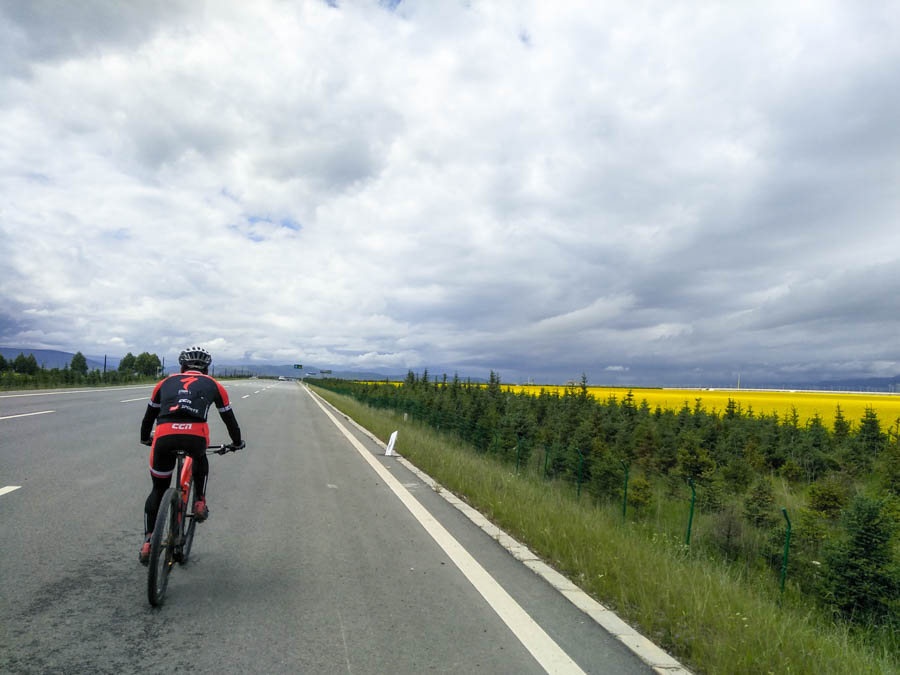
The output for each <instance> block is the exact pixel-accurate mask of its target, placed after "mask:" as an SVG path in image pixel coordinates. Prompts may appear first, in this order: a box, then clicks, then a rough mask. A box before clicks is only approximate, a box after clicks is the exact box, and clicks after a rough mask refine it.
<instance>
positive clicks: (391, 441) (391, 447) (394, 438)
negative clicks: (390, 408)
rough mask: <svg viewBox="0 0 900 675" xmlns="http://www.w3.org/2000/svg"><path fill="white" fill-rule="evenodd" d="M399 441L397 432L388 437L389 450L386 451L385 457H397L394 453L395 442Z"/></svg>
mask: <svg viewBox="0 0 900 675" xmlns="http://www.w3.org/2000/svg"><path fill="white" fill-rule="evenodd" d="M396 442H397V432H396V431H395V432H394V433H392V434H391V437H390V438H389V439H388V444H387V450H385V451H384V456H385V457H396V455H395V454H394V443H396Z"/></svg>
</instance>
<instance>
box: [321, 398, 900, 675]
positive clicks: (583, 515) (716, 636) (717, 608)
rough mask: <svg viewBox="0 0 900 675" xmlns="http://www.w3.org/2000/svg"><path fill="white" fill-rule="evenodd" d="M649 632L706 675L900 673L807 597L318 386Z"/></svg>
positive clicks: (890, 659)
mask: <svg viewBox="0 0 900 675" xmlns="http://www.w3.org/2000/svg"><path fill="white" fill-rule="evenodd" d="M315 390H316V392H317V393H318V394H320V395H321V396H322V397H323V398H325V399H326V400H328V401H329V402H331V403H332V404H333V405H335V406H336V407H338V408H339V409H340V410H341V411H343V412H344V413H345V414H347V415H349V416H350V417H352V418H353V419H355V420H356V421H357V422H359V423H360V424H361V425H363V426H364V427H366V428H367V429H369V430H370V431H372V432H373V433H374V434H375V435H376V436H378V437H379V438H381V439H382V440H387V438H388V436H389V435H390V433H391V432H392V431H394V430H399V432H400V433H399V434H398V438H397V445H396V448H397V451H398V452H399V453H400V454H402V455H403V456H404V457H406V458H407V459H408V460H409V461H411V462H412V463H413V464H415V465H416V466H418V467H419V468H420V469H422V470H423V471H425V472H426V473H428V474H429V475H431V476H432V477H433V478H434V479H435V480H437V481H438V482H439V483H441V484H442V485H443V486H444V487H446V488H447V489H449V490H451V491H452V492H454V493H455V494H457V495H459V496H460V497H461V498H463V499H465V500H466V501H467V502H469V503H470V504H471V505H472V506H474V507H475V508H476V509H478V510H479V511H481V512H482V513H483V514H484V515H485V516H487V517H488V518H489V519H490V520H491V521H493V522H494V523H496V524H497V525H498V526H499V527H501V528H503V529H504V530H506V531H507V532H509V533H510V534H511V535H512V536H514V537H516V538H517V539H519V540H520V541H522V542H523V543H525V544H526V545H527V546H528V547H529V548H530V549H531V550H532V551H534V552H535V553H536V554H538V555H540V556H541V557H542V558H543V559H544V560H546V561H547V562H548V563H549V564H551V565H553V566H554V567H555V568H556V569H558V570H559V571H561V572H562V573H564V574H566V575H567V576H568V577H569V578H570V579H572V581H573V582H574V583H576V584H578V585H579V586H580V587H581V588H582V589H584V590H585V591H586V592H587V593H589V594H590V595H591V596H592V597H594V598H595V599H597V600H598V601H599V602H601V603H603V604H604V605H605V606H607V607H609V608H610V609H613V610H614V611H616V612H617V613H618V614H619V616H620V617H622V618H623V619H624V620H626V621H628V622H629V623H631V624H632V625H634V626H635V627H636V628H637V629H638V630H640V631H641V632H643V633H644V634H645V635H646V636H647V637H649V638H650V639H652V640H653V641H655V642H656V643H657V644H659V645H660V646H662V647H663V648H664V649H666V650H668V651H669V652H670V653H671V654H673V655H674V656H675V657H676V658H678V659H680V660H681V661H682V662H683V663H684V664H685V665H686V666H687V667H689V668H691V669H693V670H695V671H697V672H702V673H729V674H730V673H817V674H822V673H835V674H838V673H840V674H851V673H896V672H900V663H898V659H897V655H896V654H889V653H885V652H883V651H882V652H881V653H879V652H878V651H877V650H876V649H874V648H872V647H869V646H866V645H864V644H862V642H861V640H859V639H856V638H855V637H854V635H853V633H852V631H851V630H850V629H849V628H848V627H846V626H844V625H842V624H836V623H834V622H833V621H831V620H829V619H828V618H827V617H826V616H824V615H823V614H822V613H821V612H819V611H818V610H816V609H815V608H811V607H810V606H809V605H808V604H807V603H805V602H804V601H803V599H802V598H797V597H792V596H791V595H790V594H788V595H786V596H785V599H784V602H783V604H781V605H779V598H778V594H777V589H773V587H772V584H768V583H762V584H760V583H753V582H754V581H755V579H754V578H753V577H752V576H751V577H748V576H747V574H746V572H742V571H740V570H736V569H735V568H732V567H729V566H728V565H726V564H723V563H722V562H720V561H716V560H712V559H709V558H706V557H704V556H702V555H698V554H697V553H696V552H695V551H692V550H691V549H689V548H687V547H685V546H684V543H683V541H682V540H681V539H680V538H673V537H671V536H668V535H663V534H660V533H659V532H658V531H656V530H655V529H654V528H653V526H652V523H634V522H629V523H623V522H622V514H621V510H620V509H619V508H616V507H611V506H610V507H607V506H601V505H596V504H593V503H591V502H590V500H589V499H586V498H585V496H584V495H583V496H582V498H581V499H580V500H577V499H576V497H575V493H574V491H573V490H572V488H571V486H570V485H565V484H561V483H553V482H550V483H547V482H544V481H541V480H540V479H539V478H537V477H536V476H533V475H525V476H517V475H516V474H515V471H514V468H513V467H510V466H507V465H503V464H500V463H498V462H496V461H494V460H493V459H491V458H490V457H486V456H484V455H481V454H479V453H477V452H475V451H474V450H473V449H472V448H470V447H468V446H466V445H464V444H460V443H458V442H455V441H454V440H452V439H450V438H448V437H447V436H446V435H443V434H441V433H439V432H437V431H434V430H432V429H431V428H428V427H425V426H423V425H420V424H417V423H414V422H406V421H404V419H403V416H402V415H399V414H397V413H394V412H391V411H384V410H375V409H373V408H370V407H368V406H366V405H364V404H361V403H359V402H357V401H355V400H353V399H351V398H349V397H346V396H341V395H338V394H334V393H332V392H328V391H325V390H322V389H318V388H315Z"/></svg>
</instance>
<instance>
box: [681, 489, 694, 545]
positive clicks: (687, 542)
mask: <svg viewBox="0 0 900 675" xmlns="http://www.w3.org/2000/svg"><path fill="white" fill-rule="evenodd" d="M688 485H690V486H691V515H690V516H688V527H687V535H686V536H685V538H684V545H685V546H690V545H691V525H693V524H694V500H695V499H696V498H697V491H696V490H695V489H694V479H693V478H688Z"/></svg>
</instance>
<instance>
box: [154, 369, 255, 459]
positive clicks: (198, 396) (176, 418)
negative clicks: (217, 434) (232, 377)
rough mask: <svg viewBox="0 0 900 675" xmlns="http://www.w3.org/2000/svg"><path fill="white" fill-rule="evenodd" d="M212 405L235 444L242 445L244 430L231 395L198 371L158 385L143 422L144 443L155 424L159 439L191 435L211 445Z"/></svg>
mask: <svg viewBox="0 0 900 675" xmlns="http://www.w3.org/2000/svg"><path fill="white" fill-rule="evenodd" d="M212 405H215V406H216V409H217V410H218V411H219V414H220V415H221V416H222V421H223V422H224V423H225V426H226V428H227V429H228V435H229V436H231V440H232V442H233V443H235V444H240V442H241V429H240V427H239V426H238V423H237V419H235V416H234V411H233V410H232V409H231V403H230V402H229V400H228V392H226V391H225V387H223V386H222V385H221V384H219V383H218V382H216V380H214V379H213V378H212V377H210V376H209V375H204V374H203V373H201V372H199V371H196V370H188V371H186V372H183V373H178V374H176V375H169V377H167V378H166V379H164V380H161V381H160V382H158V383H157V385H156V387H155V388H154V389H153V393H152V394H151V395H150V402H149V403H148V404H147V411H146V412H145V413H144V419H143V421H142V422H141V440H143V441H146V440H147V439H149V438H150V430H151V429H152V428H153V422H154V420H155V421H156V435H155V438H160V437H161V436H168V435H171V434H187V435H189V436H203V437H204V438H205V439H206V442H207V444H208V443H209V425H208V424H207V423H206V417H207V415H208V414H209V408H210V406H212Z"/></svg>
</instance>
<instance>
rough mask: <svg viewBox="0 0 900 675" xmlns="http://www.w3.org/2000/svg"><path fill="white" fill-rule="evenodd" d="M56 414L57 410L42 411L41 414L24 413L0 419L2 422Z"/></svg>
mask: <svg viewBox="0 0 900 675" xmlns="http://www.w3.org/2000/svg"><path fill="white" fill-rule="evenodd" d="M53 412H56V411H55V410H41V411H40V412H33V413H22V414H20V415H6V416H5V417H0V420H11V419H13V418H14V417H31V416H32V415H49V414H50V413H53Z"/></svg>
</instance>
